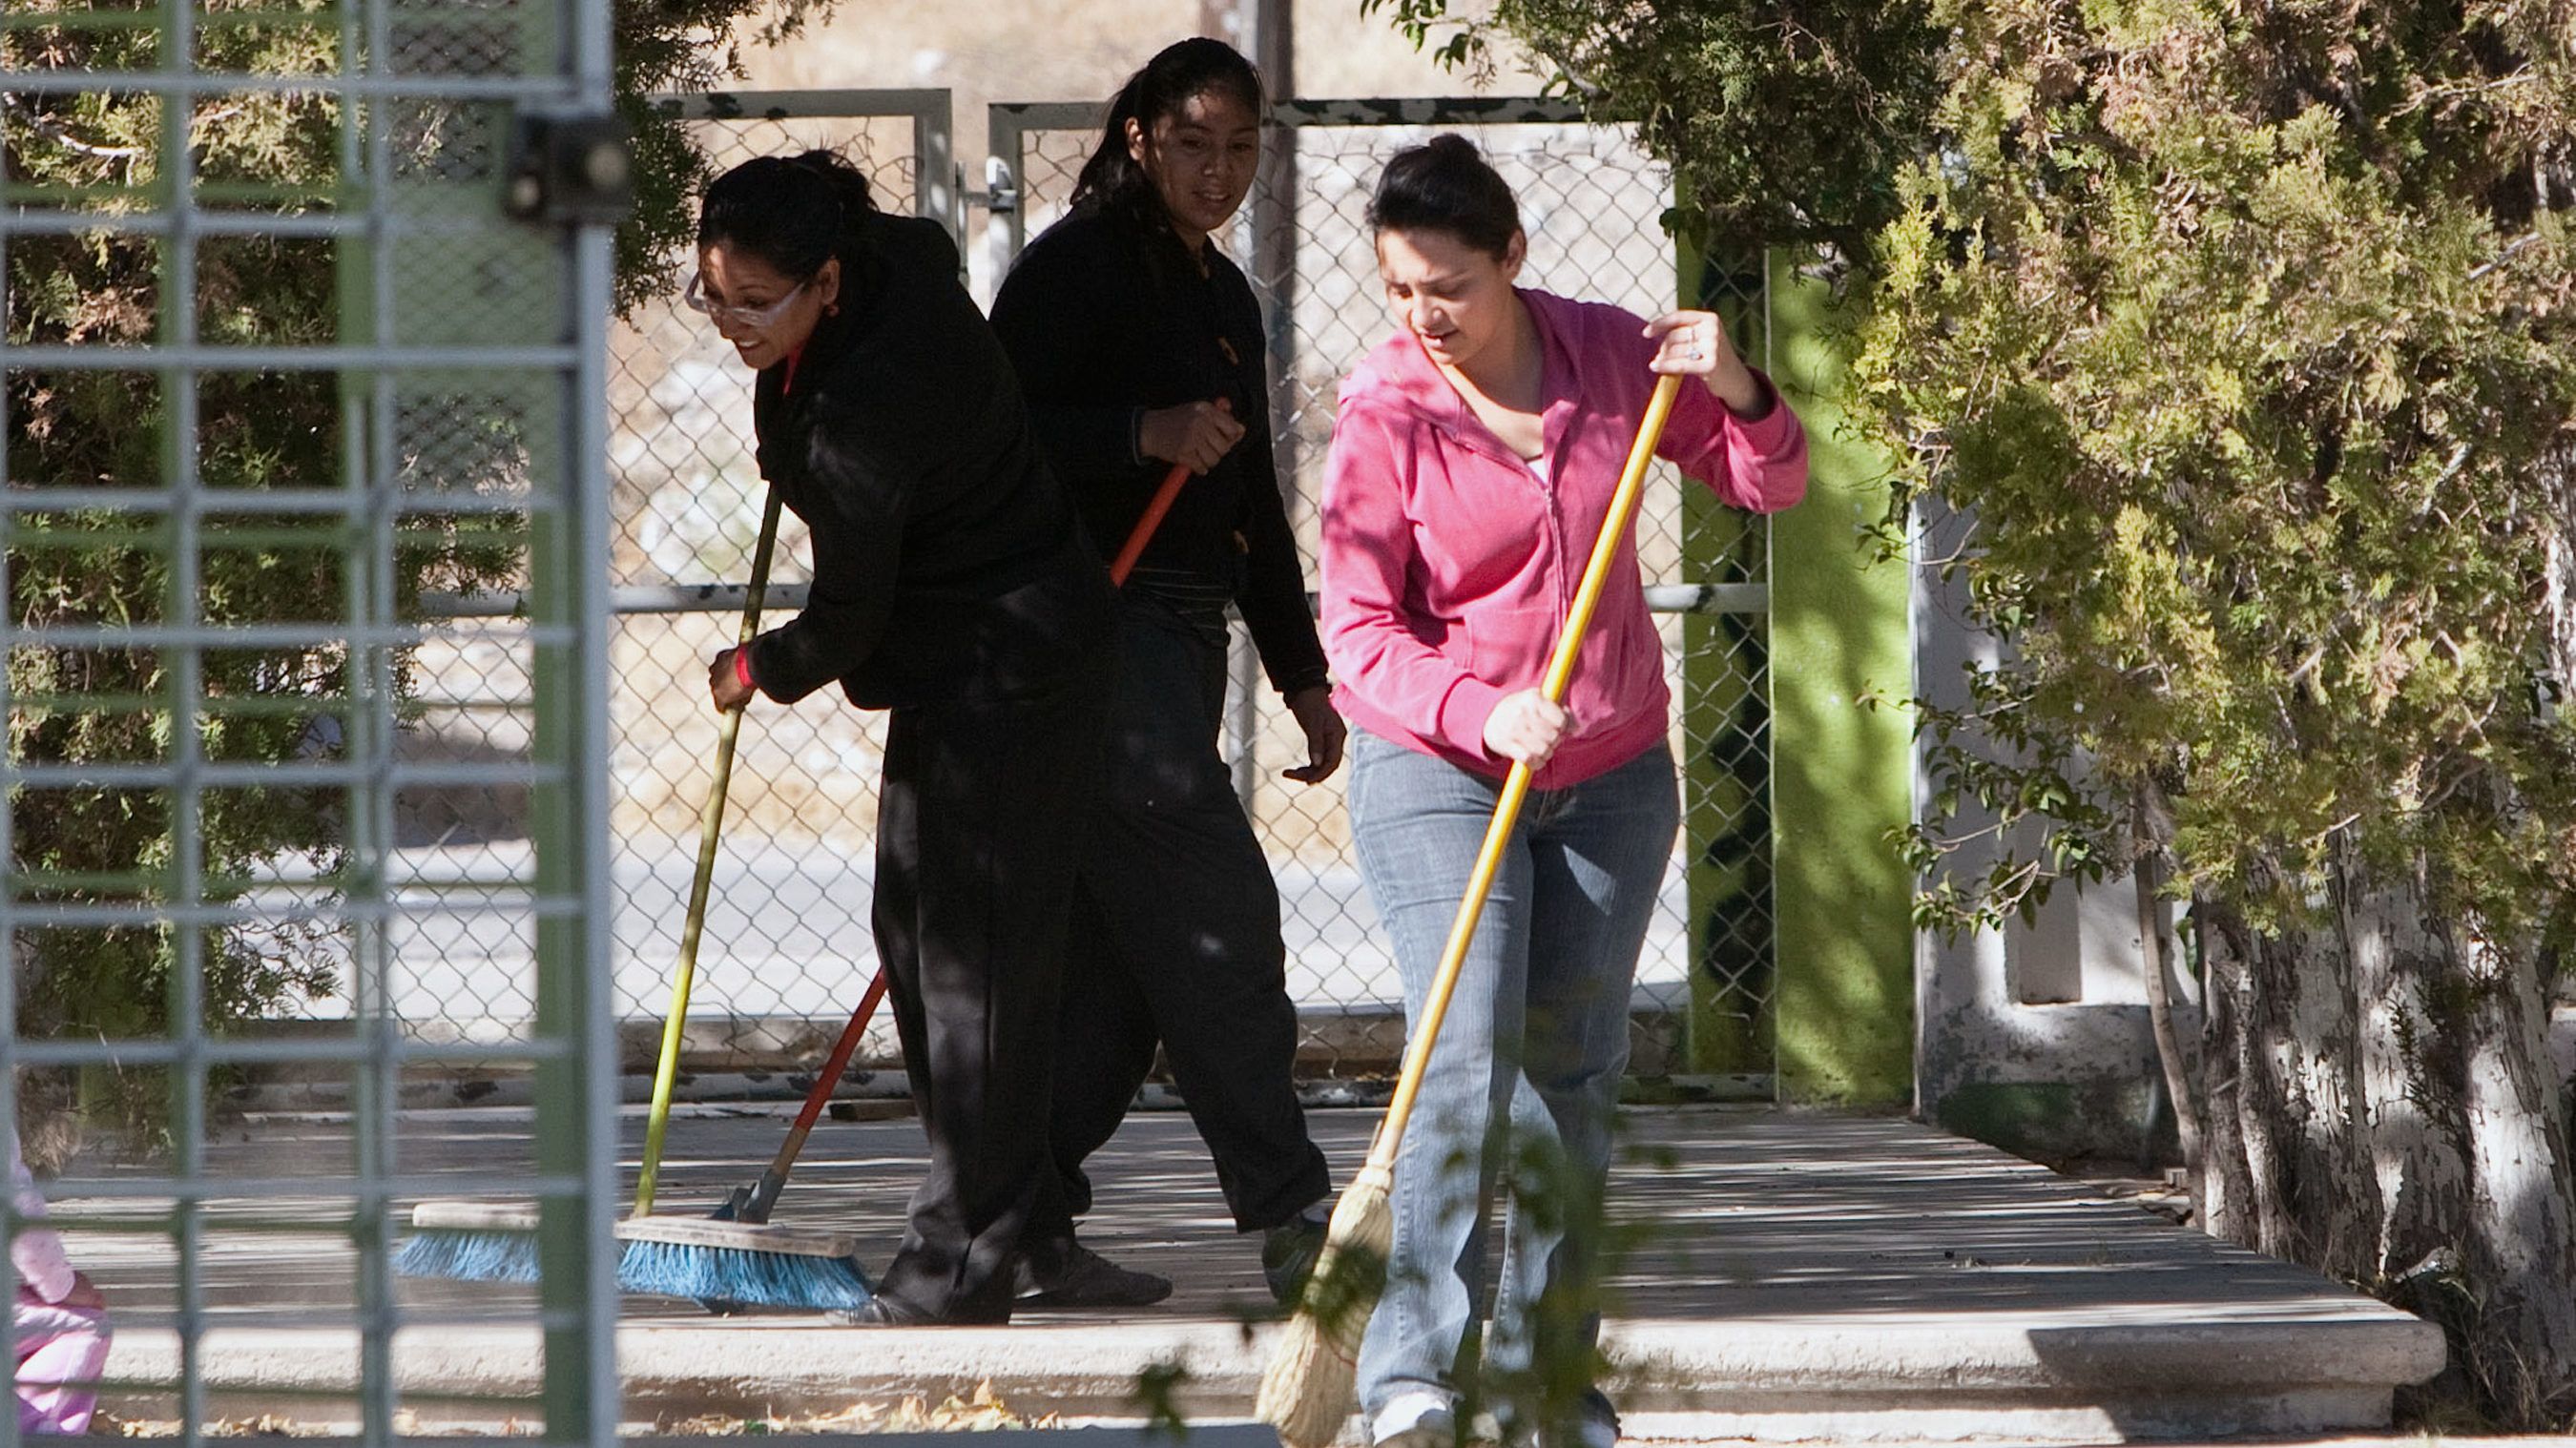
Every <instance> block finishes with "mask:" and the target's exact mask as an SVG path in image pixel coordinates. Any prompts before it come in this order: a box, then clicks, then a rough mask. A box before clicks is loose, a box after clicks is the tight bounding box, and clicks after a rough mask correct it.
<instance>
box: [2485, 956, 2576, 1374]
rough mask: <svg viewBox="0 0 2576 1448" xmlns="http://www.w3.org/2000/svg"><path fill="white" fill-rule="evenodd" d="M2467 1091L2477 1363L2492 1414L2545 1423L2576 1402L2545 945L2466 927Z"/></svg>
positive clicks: (2574, 1264)
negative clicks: (2516, 942) (2514, 942)
mask: <svg viewBox="0 0 2576 1448" xmlns="http://www.w3.org/2000/svg"><path fill="white" fill-rule="evenodd" d="M2455 943H2456V949H2457V952H2458V956H2457V958H2458V963H2459V969H2460V975H2461V977H2462V980H2461V984H2462V985H2463V986H2464V987H2465V988H2464V989H2462V990H2460V991H2459V992H2457V993H2456V998H2457V1000H2458V1002H2459V1022H2458V1024H2459V1030H2460V1042H2461V1050H2460V1077H2459V1081H2458V1088H2459V1092H2460V1102H2461V1107H2462V1115H2463V1120H2464V1124H2465V1127H2466V1131H2467V1136H2466V1140H2465V1142H2464V1143H2463V1147H2464V1154H2465V1157H2466V1164H2467V1171H2468V1194H2467V1202H2466V1220H2465V1226H2466V1228H2467V1231H2466V1233H2465V1236H2464V1240H2463V1241H2462V1244H2461V1246H2462V1254H2461V1275H2462V1277H2463V1279H2464V1280H2465V1282H2466V1285H2467V1287H2468V1291H2469V1295H2470V1298H2471V1301H2472V1302H2473V1303H2474V1304H2475V1310H2474V1313H2473V1316H2472V1318H2471V1321H2470V1322H2469V1324H2468V1333H2469V1338H2470V1349H2471V1352H2472V1354H2473V1355H2474V1358H2475V1362H2474V1364H2473V1371H2475V1372H2476V1374H2477V1375H2478V1377H2479V1378H2480V1379H2481V1380H2482V1381H2483V1383H2484V1385H2485V1388H2486V1391H2487V1393H2488V1395H2489V1400H2490V1403H2491V1404H2492V1406H2493V1408H2494V1410H2495V1411H2496V1412H2498V1413H2499V1414H2501V1415H2502V1416H2504V1417H2506V1418H2508V1419H2510V1420H2511V1421H2514V1422H2517V1423H2527V1424H2535V1425H2536V1424H2538V1423H2541V1422H2543V1421H2546V1420H2549V1419H2551V1418H2556V1417H2562V1416H2563V1415H2564V1414H2565V1413H2566V1412H2567V1411H2568V1410H2569V1409H2570V1408H2571V1407H2576V1173H2572V1172H2571V1170H2570V1165H2569V1161H2568V1153H2567V1147H2568V1131H2567V1119H2566V1103H2565V1098H2564V1097H2563V1096H2562V1095H2561V1094H2560V1090H2559V1083H2558V1080H2557V1070H2556V1067H2555V1065H2554V1064H2553V1063H2552V1062H2551V1060H2550V1056H2549V1040H2548V1021H2549V1015H2548V1005H2547V999H2546V995H2545V989H2544V982H2543V980H2542V977H2541V972H2540V970H2539V968H2538V967H2539V960H2538V955H2537V951H2536V950H2534V949H2531V948H2529V947H2524V948H2521V949H2516V948H2514V947H2512V946H2509V945H2507V944H2504V943H2502V942H2498V941H2495V940H2490V939H2487V938H2484V937H2483V936H2482V935H2480V934H2478V933H2476V932H2474V931H2471V930H2463V931H2461V932H2459V933H2458V935H2457V936H2456V937H2455Z"/></svg>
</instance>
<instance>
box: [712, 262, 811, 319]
mask: <svg viewBox="0 0 2576 1448" xmlns="http://www.w3.org/2000/svg"><path fill="white" fill-rule="evenodd" d="M706 280H707V274H706V273H705V272H692V273H691V274H690V275H689V288H688V290H687V291H684V292H682V293H680V303H681V305H683V306H685V307H687V308H688V309H689V310H690V311H692V312H702V313H704V314H706V315H707V316H708V317H709V318H711V319H713V320H714V321H715V323H716V325H718V326H723V325H725V324H727V323H731V324H732V325H734V326H737V327H748V328H751V329H753V330H754V331H766V330H768V329H769V328H771V327H775V326H777V325H778V319H779V318H781V317H784V316H786V315H787V309H788V308H789V307H790V306H792V305H794V304H795V301H796V298H797V296H798V295H799V294H800V293H802V292H803V291H804V290H805V289H806V288H807V287H809V286H812V285H813V284H814V279H813V278H812V277H807V278H806V279H805V280H803V281H801V282H798V283H797V284H796V285H795V286H793V287H790V288H788V290H787V295H785V296H783V297H780V298H779V299H778V300H777V301H774V302H772V303H770V304H769V305H768V306H765V307H733V306H727V305H725V304H724V303H722V302H711V301H708V300H707V293H706Z"/></svg>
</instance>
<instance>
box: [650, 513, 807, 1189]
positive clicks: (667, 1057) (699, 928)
mask: <svg viewBox="0 0 2576 1448" xmlns="http://www.w3.org/2000/svg"><path fill="white" fill-rule="evenodd" d="M777 542H778V490H777V489H776V488H772V489H770V490H769V501H768V503H767V504H766V505H765V506H764V507H763V508H762V509H761V514H760V542H759V543H758V544H757V545H755V546H754V547H753V549H752V551H751V587H750V589H749V590H748V591H747V592H746V593H745V594H744V596H743V601H742V632H741V634H740V636H739V638H738V639H737V642H736V646H737V647H742V646H746V645H748V644H750V642H751V641H752V640H753V639H754V638H757V637H758V636H759V634H760V605H761V601H762V599H763V598H764V597H765V596H766V595H767V593H768V591H769V555H770V552H771V550H772V549H773V548H774V547H775V546H776V545H777ZM741 732H742V706H741V705H738V704H737V705H735V706H734V707H733V708H730V709H727V710H726V711H725V712H724V719H723V720H722V722H720V723H718V724H717V725H716V768H715V782H714V784H713V785H712V786H711V787H710V788H709V789H708V790H707V802H706V806H705V808H703V809H701V810H700V811H698V870H697V874H696V875H695V876H694V877H692V878H691V879H690V881H689V914H688V918H687V919H686V920H685V921H684V922H683V923H682V924H681V926H680V966H679V969H678V970H677V971H676V972H674V973H673V975H672V978H671V1011H670V1014H669V1015H668V1016H667V1017H665V1018H664V1020H663V1022H662V1059H661V1060H660V1061H659V1062H658V1063H656V1065H655V1066H654V1068H653V1111H652V1114H651V1115H649V1116H647V1117H646V1118H645V1119H644V1170H643V1172H642V1173H641V1174H640V1175H639V1176H637V1178H636V1180H635V1215H636V1216H639V1217H646V1216H651V1215H652V1213H653V1181H654V1178H655V1177H656V1176H658V1175H659V1174H660V1173H661V1170H662V1131H663V1128H664V1127H666V1126H668V1125H670V1121H671V1088H672V1086H673V1084H674V1083H675V1082H677V1081H678V1080H679V1078H680V1038H681V1037H682V1036H683V1035H684V1034H686V1032H687V1030H688V1025H689V991H690V988H691V987H692V986H694V985H695V984H696V982H697V978H698V936H699V934H700V933H701V932H703V931H704V930H705V929H706V924H707V892H708V889H709V887H710V886H712V885H713V883H714V881H715V875H716V839H717V836H719V835H721V834H722V833H723V832H724V811H725V786H726V785H728V784H730V783H731V782H732V780H733V741H734V737H735V736H736V735H737V734H739V733H741Z"/></svg>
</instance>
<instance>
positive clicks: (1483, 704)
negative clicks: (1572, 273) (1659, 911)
mask: <svg viewBox="0 0 2576 1448" xmlns="http://www.w3.org/2000/svg"><path fill="white" fill-rule="evenodd" d="M1520 297H1521V300H1522V301H1523V302H1524V303H1526V304H1527V305H1528V307H1529V310H1530V315H1531V317H1532V319H1533V320H1535V321H1536V322H1537V324H1538V335H1539V340H1540V344H1541V346H1542V347H1543V348H1544V350H1545V354H1546V363H1545V367H1546V370H1545V374H1544V375H1545V379H1546V380H1545V394H1546V397H1547V404H1546V411H1545V413H1544V414H1543V416H1542V419H1541V429H1542V436H1543V438H1544V441H1545V449H1546V451H1545V458H1546V462H1547V465H1548V469H1547V477H1546V478H1544V479H1542V478H1541V476H1540V475H1539V473H1538V472H1537V471H1535V470H1534V469H1532V467H1531V466H1530V465H1529V464H1528V463H1525V462H1523V461H1521V460H1520V459H1519V458H1518V457H1516V456H1514V455H1513V453H1512V451H1511V449H1509V448H1507V447H1505V446H1504V445H1503V443H1502V440H1501V439H1499V438H1497V437H1495V436H1494V434H1493V431H1492V430H1491V429H1489V428H1487V427H1486V426H1485V425H1484V423H1483V422H1482V421H1480V420H1479V419H1478V418H1477V417H1476V415H1475V413H1474V412H1473V411H1472V410H1470V409H1469V408H1468V406H1467V403H1466V400H1465V399H1464V398H1461V397H1460V396H1459V395H1458V393H1457V389H1455V388H1453V387H1451V386H1450V385H1449V382H1448V380H1447V379H1446V378H1444V377H1442V376H1441V375H1440V370H1439V369H1438V368H1437V367H1436V366H1434V365H1433V364H1432V362H1431V359H1430V358H1429V357H1428V356H1426V355H1425V354H1424V352H1423V350H1422V344H1421V343H1420V341H1418V340H1417V339H1416V338H1415V337H1414V336H1413V335H1412V334H1411V333H1410V332H1399V333H1398V334H1396V335H1395V336H1394V337H1391V338H1389V339H1388V340H1386V341H1385V342H1383V343H1381V344H1379V346H1378V347H1377V349H1376V350H1375V351H1372V352H1371V353H1370V354H1369V355H1368V357H1367V358H1366V360H1364V361H1362V362H1361V363H1360V365H1359V367H1358V368H1357V369H1356V370H1355V371H1353V372H1352V373H1351V375H1350V376H1349V377H1348V378H1347V379H1345V380H1344V381H1343V383H1342V389H1341V405H1340V413H1339V416H1338V417H1337V418H1336V420H1335V421H1334V424H1333V450H1332V455H1331V458H1330V459H1329V461H1328V462H1327V464H1326V466H1325V471H1324V498H1323V525H1324V536H1323V558H1322V572H1323V615H1324V630H1323V631H1324V650H1325V652H1326V654H1327V655H1329V656H1330V658H1331V660H1332V665H1333V673H1334V676H1335V677H1336V678H1337V679H1338V680H1339V681H1340V682H1339V685H1338V687H1337V688H1336V689H1335V690H1334V694H1333V702H1334V703H1335V705H1336V706H1338V707H1339V708H1340V709H1341V711H1342V714H1343V716H1344V717H1345V718H1347V719H1349V720H1350V722H1352V723H1353V724H1356V725H1358V726H1360V727H1361V728H1363V729H1366V730H1368V731H1369V732H1371V733H1373V734H1377V735H1380V736H1382V737H1384V738H1387V739H1390V740H1392V741H1394V742H1396V743H1398V744H1402V745H1405V746H1407V747H1409V748H1412V749H1417V750H1420V751H1422V752H1423V753H1425V754H1431V755H1436V756H1438V757H1439V758H1442V759H1446V760H1449V761H1450V762H1452V763H1454V764H1457V765H1459V766H1460V767H1462V768H1465V769H1470V770H1474V771H1476V772H1477V773H1480V774H1487V775H1495V776H1500V775H1502V774H1505V773H1507V772H1508V771H1509V769H1510V761H1508V760H1505V759H1502V758H1499V757H1497V756H1495V755H1492V754H1489V753H1487V752H1486V749H1485V721H1486V719H1487V718H1488V717H1489V716H1491V715H1492V713H1493V712H1494V706H1495V705H1496V704H1497V703H1499V702H1501V700H1502V698H1503V696H1504V695H1506V694H1510V693H1514V692H1517V691H1519V690H1522V689H1534V688H1537V687H1538V686H1539V684H1540V683H1541V682H1542V681H1543V680H1544V679H1545V677H1546V674H1547V664H1548V658H1549V656H1550V654H1551V653H1552V652H1553V651H1554V649H1555V647H1556V638H1557V634H1558V633H1559V631H1561V630H1562V629H1563V627H1564V625H1565V621H1566V617H1567V615H1568V614H1569V613H1571V612H1572V611H1573V606H1574V594H1575V590H1576V589H1577V588H1578V587H1579V586H1580V585H1581V583H1582V581H1583V567H1584V564H1585V563H1586V562H1587V561H1588V560H1589V559H1590V558H1591V554H1592V544H1593V540H1594V539H1596V538H1598V537H1599V536H1600V533H1601V525H1602V522H1603V521H1604V520H1605V519H1606V518H1607V517H1608V516H1609V512H1610V498H1611V494H1612V493H1614V492H1616V491H1617V490H1618V486H1619V472H1620V469H1621V468H1622V467H1623V466H1625V464H1626V463H1627V460H1628V449H1629V448H1630V447H1632V446H1633V445H1634V444H1635V442H1636V437H1637V426H1638V423H1639V422H1640V421H1641V420H1642V419H1643V418H1644V417H1645V413H1646V400H1647V397H1648V395H1649V394H1650V393H1652V392H1653V391H1654V386H1655V374H1654V373H1652V372H1649V371H1647V370H1646V368H1647V364H1648V363H1649V362H1650V361H1652V360H1653V358H1654V355H1655V344H1654V343H1653V342H1652V341H1650V340H1648V339H1647V337H1646V336H1645V326H1646V324H1645V320H1644V319H1643V318H1641V317H1638V316H1636V315H1635V314H1633V313H1630V312H1628V311H1626V310H1624V309H1622V308H1619V307H1613V306H1606V305H1603V304H1600V303H1594V302H1576V301H1569V300H1567V299H1565V298H1563V297H1557V296H1551V295H1549V294H1548V293H1546V292H1537V291H1529V290H1523V291H1521V293H1520ZM1763 386H1764V389H1765V390H1766V391H1770V392H1772V394H1773V396H1774V399H1775V400H1774V402H1773V405H1772V408H1771V410H1770V412H1769V413H1767V414H1765V415H1764V416H1763V418H1762V420H1760V421H1759V422H1745V421H1742V420H1740V419H1738V418H1737V417H1736V416H1735V415H1734V414H1733V413H1732V412H1730V411H1729V410H1728V409H1727V407H1726V405H1725V404H1724V403H1721V402H1719V401H1718V400H1717V398H1716V397H1715V396H1714V395H1713V394H1711V393H1710V392H1709V390H1708V388H1707V386H1706V385H1705V384H1704V383H1701V382H1699V381H1698V380H1696V379H1691V378H1685V379H1684V380H1683V384H1682V388H1681V393H1680V397H1679V399H1678V400H1677V401H1676V402H1675V403H1674V406H1673V412H1672V418H1671V420H1670V421H1669V422H1667V423H1666V424H1665V427H1664V435H1663V439H1662V441H1661V443H1660V444H1659V445H1658V446H1657V448H1656V449H1655V451H1656V452H1657V453H1658V454H1659V455H1660V456H1662V457H1665V458H1669V459H1671V460H1672V461H1673V462H1675V463H1677V464H1679V465H1680V467H1681V470H1682V471H1683V472H1685V473H1687V474H1689V475H1690V476H1692V477H1694V478H1697V479H1699V480H1700V481H1701V482H1704V483H1706V484H1708V485H1709V487H1710V488H1711V489H1713V490H1714V491H1715V492H1716V493H1717V495H1718V497H1720V498H1722V499H1724V500H1725V501H1726V502H1728V503H1731V504H1733V505H1735V506H1736V507H1739V508H1746V509H1750V510H1752V511H1754V512H1757V513H1772V512H1777V511H1779V510H1780V509H1782V508H1786V507H1788V506H1789V505H1790V504H1792V503H1795V502H1797V501H1798V500H1799V499H1800V498H1801V497H1804V496H1805V495H1806V491H1807V435H1806V431H1805V429H1803V428H1801V427H1800V426H1799V425H1798V419H1797V417H1796V415H1795V414H1793V413H1791V412H1790V410H1789V406H1788V404H1787V402H1785V401H1780V400H1777V390H1776V389H1773V388H1772V387H1771V386H1770V381H1769V379H1767V378H1765V379H1763ZM1564 702H1565V708H1566V712H1567V713H1568V714H1570V715H1571V716H1572V725H1571V727H1570V729H1569V730H1568V732H1567V735H1566V737H1565V739H1564V741H1563V742H1562V743H1560V744H1559V745H1558V746H1557V748H1556V752H1555V753H1554V754H1552V755H1550V756H1549V757H1548V761H1547V764H1546V766H1545V767H1543V768H1542V769H1540V770H1539V771H1538V774H1537V776H1536V778H1535V779H1534V780H1533V781H1532V782H1533V783H1534V784H1535V785H1536V786H1537V787H1539V788H1541V789H1561V788H1564V787H1565V786H1567V785H1571V784H1579V783H1581V782H1582V781H1584V780H1587V779H1590V778H1592V777H1593V776H1595V775H1598V774H1602V773H1605V772H1607V771H1609V770H1611V769H1615V768H1617V767H1618V766H1619V765H1622V764H1625V763H1627V762H1628V761H1629V760H1631V759H1634V758H1636V757H1637V756H1638V755H1639V754H1641V753H1643V752H1644V751H1645V750H1646V749H1647V748H1648V747H1649V746H1651V745H1654V744H1655V743H1657V742H1658V741H1660V740H1661V739H1662V738H1663V736H1664V732H1665V729H1666V727H1667V715H1666V710H1667V708H1668V706H1669V704H1670V702H1671V692H1670V690H1668V689H1667V688H1666V687H1665V684H1664V652H1663V644H1662V641H1661V640H1660V639H1659V638H1658V637H1657V635H1656V632H1655V625H1654V621H1653V619H1652V618H1651V617H1649V616H1648V614H1647V612H1646V596H1645V590H1644V587H1643V584H1642V583H1641V581H1640V580H1639V578H1638V574H1637V540H1636V532H1635V528H1634V526H1633V523H1632V525H1631V527H1630V529H1629V535H1628V536H1627V537H1626V538H1624V539H1622V540H1620V545H1619V555H1618V559H1617V562H1616V564H1615V565H1614V566H1613V567H1612V568H1611V570H1610V576H1609V579H1608V580H1607V583H1606V585H1605V586H1604V588H1603V590H1602V594H1601V601H1600V604H1599V605H1598V607H1597V608H1596V609H1595V610H1594V613H1593V618H1592V629H1591V633H1590V636H1589V637H1587V638H1586V639H1585V640H1584V641H1583V649H1582V652H1581V653H1580V654H1579V655H1577V657H1576V660H1575V668H1574V678H1573V681H1572V682H1571V683H1570V684H1569V685H1568V686H1567V689H1566V695H1565V701H1564Z"/></svg>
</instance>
